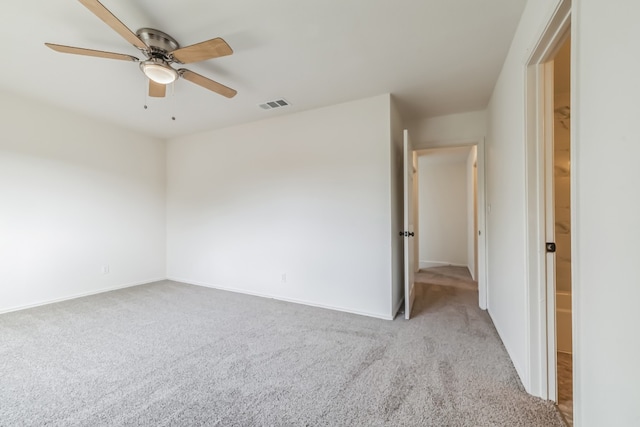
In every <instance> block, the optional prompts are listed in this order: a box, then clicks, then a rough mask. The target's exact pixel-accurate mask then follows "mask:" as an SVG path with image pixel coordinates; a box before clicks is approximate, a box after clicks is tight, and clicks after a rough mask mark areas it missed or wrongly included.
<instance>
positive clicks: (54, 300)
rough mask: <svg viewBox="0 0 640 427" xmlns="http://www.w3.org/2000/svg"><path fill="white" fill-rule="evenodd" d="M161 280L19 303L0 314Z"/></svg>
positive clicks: (160, 279)
mask: <svg viewBox="0 0 640 427" xmlns="http://www.w3.org/2000/svg"><path fill="white" fill-rule="evenodd" d="M162 280H166V278H164V277H163V278H159V279H149V280H144V281H142V282H133V283H128V284H125V285H117V286H111V287H108V288H101V289H98V290H94V291H89V292H82V293H79V294H73V295H67V296H64V297H61V298H54V299H50V300H44V301H38V302H36V303H33V304H26V305H20V306H16V307H10V308H5V309H2V310H0V314H4V313H11V312H13V311H20V310H27V309H29V308H35V307H41V306H43V305H48V304H55V303H57V302H62V301H69V300H72V299H76V298H82V297H88V296H90V295H97V294H102V293H105V292H111V291H117V290H118V289H125V288H132V287H134V286H140V285H146V284H147V283H153V282H160V281H162Z"/></svg>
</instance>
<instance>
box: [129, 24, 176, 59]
mask: <svg viewBox="0 0 640 427" xmlns="http://www.w3.org/2000/svg"><path fill="white" fill-rule="evenodd" d="M136 35H137V36H138V37H139V38H140V40H142V41H143V42H144V44H146V45H147V46H149V50H148V53H149V56H151V57H154V56H164V57H167V58H168V52H172V51H174V50H176V49H178V48H180V44H178V42H177V41H176V39H174V38H173V37H171V36H170V35H169V34H167V33H165V32H163V31H160V30H156V29H153V28H140V29H139V30H138V31H136Z"/></svg>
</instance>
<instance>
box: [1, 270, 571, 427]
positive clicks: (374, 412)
mask: <svg viewBox="0 0 640 427" xmlns="http://www.w3.org/2000/svg"><path fill="white" fill-rule="evenodd" d="M417 290H418V295H417V299H416V305H415V309H414V310H415V311H414V313H413V314H414V318H413V319H412V320H410V321H405V320H403V319H400V318H398V319H396V320H395V321H384V320H377V319H372V318H367V317H363V316H357V315H351V314H346V313H341V312H336V311H331V310H324V309H317V308H312V307H307V306H302V305H296V304H291V303H286V302H280V301H275V300H270V299H263V298H258V297H251V296H247V295H241V294H235V293H229V292H223V291H217V290H213V289H207V288H202V287H196V286H189V285H184V284H180V283H175V282H169V281H165V282H159V283H154V284H149V285H143V286H137V287H134V288H128V289H123V290H119V291H114V292H109V293H105V294H101V295H95V296H91V297H85V298H80V299H76V300H72V301H67V302H63V303H57V304H52V305H48V306H44V307H40V308H35V309H30V310H25V311H21V312H15V313H8V314H4V315H1V316H0V425H1V426H42V425H51V426H102V425H118V426H119V425H131V426H203V425H206V426H243V427H248V426H562V425H563V422H562V421H561V418H560V417H559V415H558V413H557V411H556V409H555V407H554V406H553V405H552V404H551V403H549V402H544V401H542V400H539V399H536V398H534V397H531V396H529V395H528V394H527V393H526V392H525V391H524V390H523V388H522V386H521V384H520V382H519V380H518V378H517V375H516V372H515V370H514V368H513V366H512V364H511V362H510V360H509V358H508V356H507V354H506V352H505V350H504V348H503V347H502V344H501V342H500V340H499V338H498V336H497V334H496V332H495V329H494V327H493V325H492V323H491V321H490V319H489V317H488V315H487V314H486V313H485V312H482V311H480V310H479V309H478V308H477V293H476V292H473V291H472V290H466V289H461V288H456V287H445V286H439V285H433V284H420V285H417Z"/></svg>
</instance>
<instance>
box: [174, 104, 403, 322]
mask: <svg viewBox="0 0 640 427" xmlns="http://www.w3.org/2000/svg"><path fill="white" fill-rule="evenodd" d="M390 135H391V129H390V97H389V95H383V96H378V97H374V98H369V99H365V100H360V101H354V102H350V103H346V104H341V105H335V106H331V107H327V108H322V109H318V110H313V111H307V112H303V113H298V114H292V115H288V116H282V117H277V118H273V119H268V120H264V121H260V122H254V123H250V124H246V125H242V126H237V127H233V128H227V129H222V130H217V131H211V132H206V133H202V134H198V135H193V136H189V137H182V138H176V139H173V140H171V141H169V143H168V147H167V152H168V171H167V173H168V194H167V198H168V202H167V221H168V224H167V233H168V234H167V240H168V253H167V257H168V276H169V277H171V278H174V279H177V280H181V281H184V282H188V283H197V284H203V285H206V286H215V287H220V288H226V289H231V290H235V291H240V292H247V293H254V294H259V295H265V296H270V297H274V298H280V299H287V300H293V301H299V302H304V303H308V304H314V305H320V306H326V307H331V308H336V309H342V310H347V311H353V312H358V313H363V314H368V315H372V316H378V317H390V316H391V310H392V308H391V305H392V304H391V301H392V287H391V283H392V269H391V265H392V260H391V258H392V257H391V255H392V243H391V232H390V230H391V228H392V218H391V213H392V210H391V180H390V175H391V172H390V171H391V148H390V145H391V143H390ZM283 274H286V281H284V280H283Z"/></svg>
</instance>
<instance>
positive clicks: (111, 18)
mask: <svg viewBox="0 0 640 427" xmlns="http://www.w3.org/2000/svg"><path fill="white" fill-rule="evenodd" d="M78 1H79V2H80V3H82V4H83V5H84V6H85V7H86V8H87V9H89V10H90V11H91V12H93V14H94V15H96V16H97V17H98V18H100V19H102V20H103V21H104V23H105V24H107V25H108V26H110V27H111V28H112V29H113V30H115V32H116V33H118V34H120V35H121V36H122V37H124V39H125V40H127V41H128V42H129V43H131V44H132V45H134V46H135V47H137V48H138V49H143V50H146V49H148V47H147V45H146V44H144V42H143V41H142V40H140V38H138V36H136V35H135V33H134V32H132V31H131V30H130V29H129V28H127V26H126V25H124V24H123V23H122V22H120V20H119V19H118V18H116V16H115V15H114V14H113V13H111V12H109V10H108V9H107V8H106V7H104V6H103V5H102V3H100V2H99V1H98V0H78Z"/></svg>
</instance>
